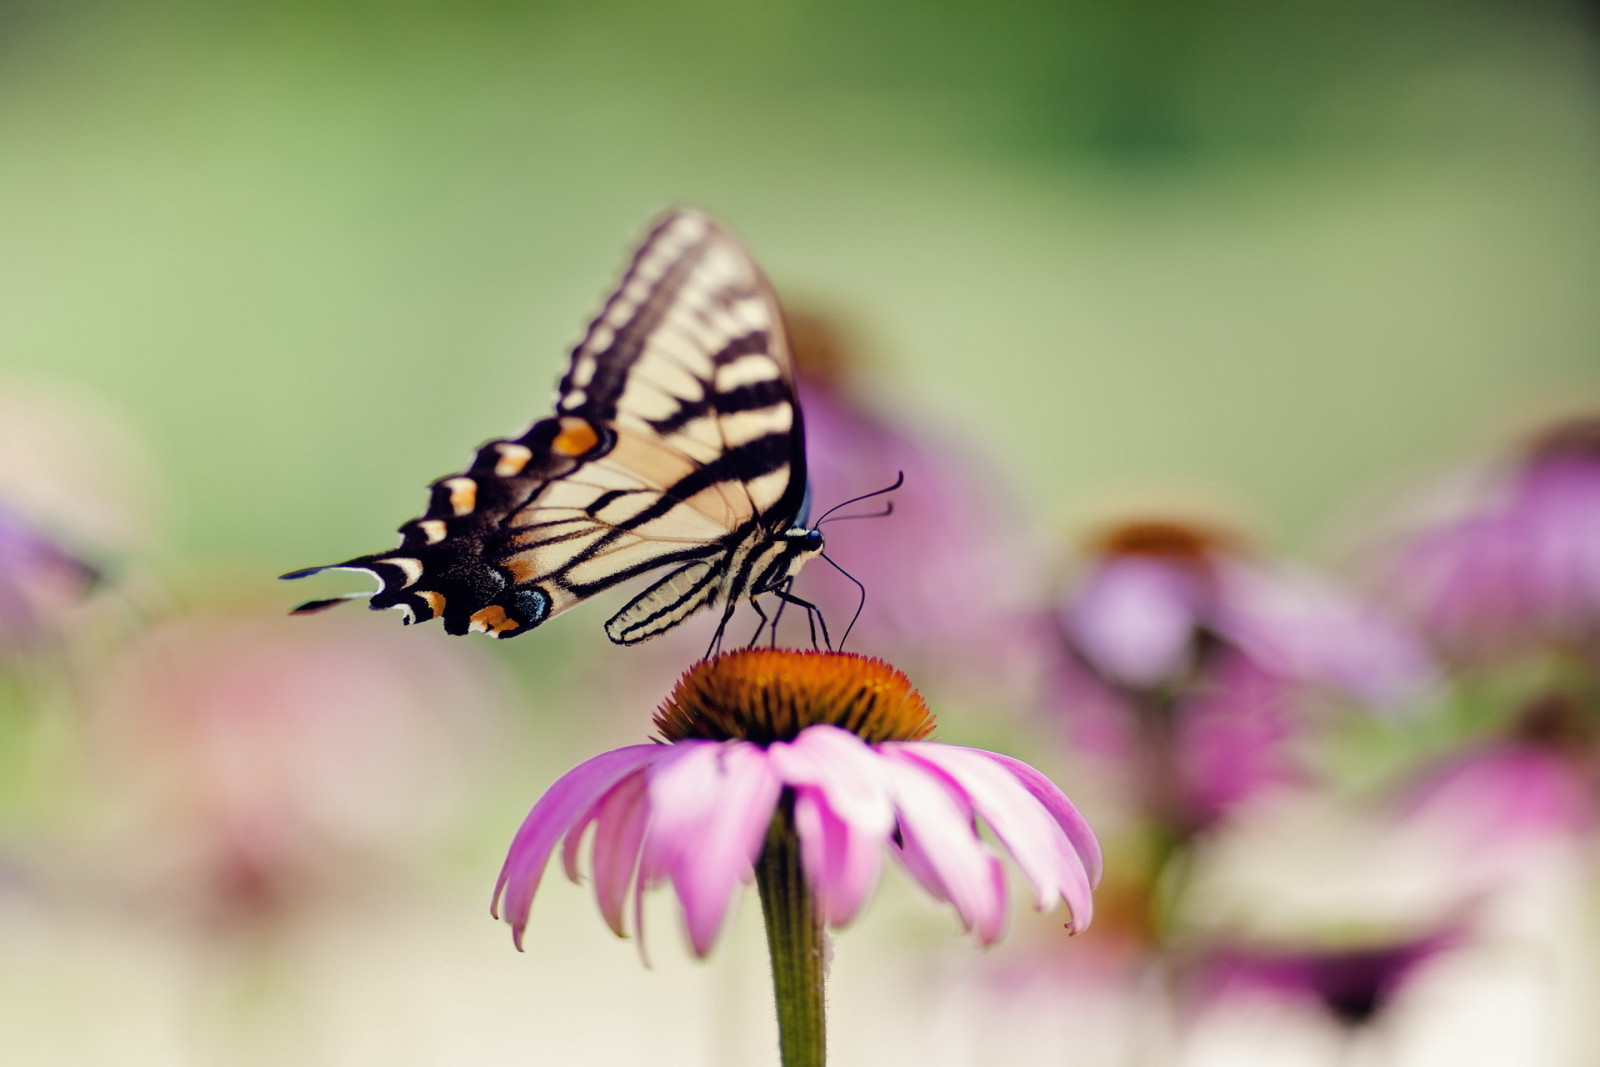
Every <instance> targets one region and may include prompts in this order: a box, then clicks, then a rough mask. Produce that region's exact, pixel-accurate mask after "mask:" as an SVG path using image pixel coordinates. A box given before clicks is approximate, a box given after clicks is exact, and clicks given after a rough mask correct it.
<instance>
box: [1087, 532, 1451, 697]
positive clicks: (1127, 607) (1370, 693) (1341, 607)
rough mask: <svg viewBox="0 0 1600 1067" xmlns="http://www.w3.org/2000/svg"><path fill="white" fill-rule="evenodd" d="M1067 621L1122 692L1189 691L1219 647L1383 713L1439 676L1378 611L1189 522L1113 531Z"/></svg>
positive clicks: (1095, 665) (1096, 666)
mask: <svg viewBox="0 0 1600 1067" xmlns="http://www.w3.org/2000/svg"><path fill="white" fill-rule="evenodd" d="M1059 622H1060V627H1061V632H1062V635H1063V637H1064V638H1065V640H1066V642H1067V645H1068V647H1069V648H1071V649H1072V650H1073V651H1074V652H1075V653H1076V654H1077V656H1078V658H1079V659H1080V660H1081V662H1082V663H1083V664H1084V665H1086V666H1087V667H1089V668H1090V669H1091V670H1092V671H1093V672H1094V673H1095V674H1097V675H1098V676H1099V677H1100V678H1102V679H1103V680H1104V681H1105V682H1107V683H1108V684H1110V685H1112V686H1114V687H1117V688H1120V689H1124V690H1133V691H1140V690H1146V691H1148V690H1156V689H1163V688H1169V687H1172V686H1176V685H1182V684H1185V683H1187V682H1188V681H1190V680H1192V678H1193V676H1194V675H1195V673H1196V672H1198V671H1203V670H1204V668H1205V662H1204V660H1205V658H1206V656H1207V654H1208V653H1209V652H1211V651H1214V650H1215V649H1216V647H1217V646H1218V645H1220V646H1222V647H1224V648H1226V649H1228V650H1231V651H1233V652H1236V653H1238V654H1241V655H1243V656H1245V657H1247V658H1249V659H1250V660H1251V661H1252V662H1253V663H1255V664H1256V665H1257V666H1258V667H1260V668H1261V669H1262V670H1264V671H1268V672H1270V673H1272V674H1275V675H1278V676H1280V677H1282V678H1284V679H1287V680H1292V681H1295V682H1300V683H1306V684H1311V685H1317V686H1324V687H1327V688H1331V689H1336V690H1340V691H1343V692H1345V693H1347V694H1349V695H1351V696H1353V697H1356V698H1357V699H1360V700H1362V701H1363V702H1366V703H1369V704H1374V705H1386V704H1396V703H1401V702H1404V701H1405V700H1406V699H1408V698H1410V697H1412V696H1414V695H1416V693H1417V691H1418V690H1419V688H1420V687H1421V686H1423V685H1424V684H1425V683H1426V682H1427V681H1428V680H1429V679H1430V677H1431V671H1430V668H1429V665H1428V661H1427V658H1426V656H1425V654H1424V653H1423V651H1422V649H1421V648H1420V647H1419V645H1418V643H1417V642H1416V641H1415V640H1414V639H1413V638H1412V637H1411V635H1410V634H1409V633H1407V632H1406V631H1405V630H1404V629H1403V628H1401V627H1400V626H1399V625H1398V624H1397V623H1396V622H1395V621H1393V620H1392V619H1389V618H1388V617H1386V616H1385V615H1383V614H1382V613H1381V612H1379V611H1378V610H1376V609H1374V608H1372V607H1370V606H1368V605H1365V604H1362V603H1360V602H1359V601H1357V600H1355V599H1354V598H1352V597H1350V596H1348V595H1346V594H1344V593H1343V592H1341V591H1340V590H1338V589H1337V588H1335V587H1334V586H1332V585H1330V584H1329V583H1327V582H1325V581H1323V580H1321V579H1319V578H1317V577H1315V576H1314V575H1312V574H1310V573H1309V572H1306V571H1304V570H1301V569H1299V568H1296V567H1293V566H1290V565H1288V564H1285V563H1280V562H1277V561H1274V560H1270V559H1266V558H1264V557H1259V556H1255V555H1252V554H1250V553H1247V552H1245V551H1243V550H1242V549H1240V548H1237V547H1235V546H1234V545H1233V544H1231V543H1230V542H1229V541H1228V540H1227V539H1225V538H1223V537H1221V536H1219V535H1217V534H1215V533H1212V532H1210V531H1206V530H1202V529H1200V528H1198V527H1191V526H1188V525H1186V524H1182V523H1173V522H1165V521H1152V522H1137V523H1129V524H1127V525H1124V526H1121V527H1118V528H1116V529H1114V530H1112V531H1111V532H1110V533H1109V534H1107V535H1106V536H1105V537H1104V538H1103V539H1102V540H1101V542H1100V544H1099V545H1098V546H1097V552H1096V555H1095V558H1094V559H1092V560H1091V562H1090V563H1089V565H1088V568H1087V570H1086V572H1085V573H1084V575H1083V576H1082V578H1081V580H1080V581H1079V583H1078V585H1077V587H1076V588H1075V589H1074V590H1073V591H1072V592H1071V593H1070V594H1069V596H1068V597H1067V599H1066V601H1065V602H1064V603H1063V604H1062V606H1061V608H1060V615H1059Z"/></svg>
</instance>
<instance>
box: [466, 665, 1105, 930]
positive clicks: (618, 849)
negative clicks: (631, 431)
mask: <svg viewBox="0 0 1600 1067" xmlns="http://www.w3.org/2000/svg"><path fill="white" fill-rule="evenodd" d="M750 709H754V710H750ZM773 709H782V710H779V711H774V710H773ZM819 720H821V721H819ZM656 721H657V725H658V727H660V728H661V730H662V733H663V735H664V736H666V737H667V738H669V743H666V744H647V745H633V746H629V747H627V748H621V749H615V750H613V751H611V752H606V753H604V754H602V755H599V756H596V757H594V758H592V759H590V760H587V761H586V762H584V763H582V764H580V765H578V766H577V767H575V768H574V769H572V770H571V771H568V772H567V773H566V774H565V775H563V776H562V777H561V778H560V779H559V780H558V781H557V782H556V783H555V784H554V785H553V786H551V787H550V789H549V790H548V791H547V792H546V793H545V795H544V796H543V797H542V798H540V800H539V802H538V803H537V804H535V805H534V807H533V810H532V811H530V812H529V813H528V816H527V818H526V819H525V820H524V822H523V824H522V827H521V829H520V830H519V831H518V832H517V835H516V838H515V840H514V841H513V842H512V845H511V849H510V852H509V854H508V855H507V857H506V862H505V866H504V868H503V869H502V871H501V873H500V879H499V882H498V884H497V885H496V887H495V906H494V911H495V914H496V915H499V914H500V913H501V904H502V898H503V903H504V915H505V917H506V920H507V921H508V922H509V923H510V924H511V927H512V931H513V937H514V939H515V940H516V943H517V945H518V947H519V948H520V947H521V945H522V937H523V932H524V930H525V929H526V927H527V923H528V915H529V911H530V909H531V907H532V904H533V897H534V894H535V892H536V891H537V890H538V887H539V882H540V879H541V878H542V876H543V872H544V868H545V864H546V862H547V861H548V859H549V857H550V855H551V853H552V852H554V851H555V849H556V846H557V845H558V843H560V842H561V841H562V839H563V838H564V839H565V845H564V846H563V848H562V861H563V864H564V866H565V868H566V872H567V875H568V877H569V878H571V879H572V880H573V881H578V880H579V869H578V854H579V851H580V848H581V846H582V842H583V839H584V835H585V832H586V831H587V830H588V829H589V827H590V826H591V825H592V826H593V827H594V835H593V842H592V845H591V869H592V871H593V876H594V888H595V896H596V899H597V901H598V903H599V906H600V912H601V914H602V915H603V916H604V918H605V921H606V923H607V925H609V926H610V927H611V929H612V930H613V931H614V932H616V934H617V935H618V936H625V933H624V931H625V922H624V912H625V910H626V908H627V906H628V902H629V898H630V896H631V898H632V906H633V911H634V925H635V927H636V928H637V927H638V924H639V921H640V909H641V901H642V897H643V894H644V891H645V890H646V889H648V888H650V887H652V886H656V885H660V884H663V883H666V882H670V883H671V884H672V886H673V889H674V890H675V891H676V893H677V896H678V899H679V901H680V903H681V904H682V906H683V911H684V917H685V920H686V924H687V928H688V934H689V941H690V944H691V945H692V947H693V949H694V952H695V954H696V955H699V956H704V955H706V954H707V953H708V952H709V951H710V949H711V946H712V943H713V941H714V940H715V938H716V935H717V933H718V931H719V930H720V928H721V926H722V922H723V919H724V917H725V915H726V913H727V910H728V907H729V904H730V903H731V902H732V899H733V896H734V893H735V891H736V890H737V888H738V886H739V884H740V883H741V882H746V881H749V880H750V878H751V877H752V870H753V866H754V864H755V862H756V860H757V859H758V858H759V856H760V855H761V852H762V849H763V846H764V844H765V843H766V842H767V840H768V833H769V829H770V827H771V826H772V824H773V821H774V817H775V816H776V815H778V814H779V813H780V811H787V810H792V819H793V826H794V832H795V833H796V835H797V836H798V839H799V843H800V855H801V860H802V864H803V867H804V869H805V873H806V879H807V882H808V883H809V885H810V888H811V890H812V893H813V894H814V896H815V899H816V902H817V907H818V912H819V913H820V915H821V917H822V919H823V921H824V922H826V923H827V924H828V925H830V926H836V927H837V926H842V925H844V924H846V923H848V922H850V920H851V919H853V918H854V917H855V916H856V914H857V913H858V912H859V911H860V909H861V907H862V905H863V904H864V903H865V901H866V899H867V897H868V896H869V894H870V893H871V891H872V888H873V886H874V885H875V884H876V882H877V878H878V874H879V871H880V867H881V865H882V857H881V852H882V850H883V849H886V848H887V849H888V850H889V851H890V853H891V854H892V855H894V856H895V857H896V858H897V859H898V860H899V861H900V863H901V865H902V866H903V867H904V868H905V869H906V870H907V871H908V872H910V874H911V875H912V877H913V878H915V879H916V881H917V882H918V883H919V884H920V885H921V886H922V887H923V889H925V890H926V891H927V892H928V893H929V894H930V895H931V896H932V897H934V899H936V900H940V901H948V902H949V903H950V904H951V905H952V906H953V907H954V908H955V910H956V913H957V914H958V915H959V916H960V919H961V922H962V925H963V926H964V927H965V928H966V929H967V930H971V931H974V932H976V934H977V936H978V939H979V940H980V941H982V942H983V943H984V944H990V943H992V942H994V941H995V940H997V939H998V938H999V937H1000V935H1001V933H1002V932H1003V930H1004V926H1005V920H1006V910H1007V902H1006V886H1005V877H1004V873H1003V868H1002V865H1001V862H1000V859H999V857H998V856H996V855H995V853H994V851H993V850H992V848H991V846H990V845H988V844H987V843H986V842H985V841H984V839H983V838H982V837H981V836H980V835H979V833H978V821H979V820H980V819H981V820H982V821H983V822H984V823H985V824H987V826H988V827H989V828H990V830H992V831H993V834H994V837H995V838H996V839H997V840H998V842H999V844H1000V845H1001V846H1002V847H1003V848H1004V849H1005V850H1006V851H1007V852H1009V853H1010V855H1011V856H1012V858H1013V859H1014V860H1015V861H1016V863H1017V865H1018V866H1019V867H1020V868H1021V870H1022V872H1023V874H1024V875H1025V876H1026V877H1027V878H1028V880H1029V881H1030V882H1031V883H1032V884H1033V887H1034V890H1035V897H1034V901H1035V905H1036V906H1037V907H1039V908H1040V909H1044V908H1047V907H1050V906H1051V905H1053V904H1054V903H1055V902H1056V901H1057V900H1061V901H1065V902H1066V904H1067V905H1068V907H1069V908H1070V909H1071V912H1072V924H1071V926H1072V927H1073V928H1074V929H1082V928H1084V927H1086V926H1087V925H1088V923H1089V918H1090V914H1091V900H1090V888H1091V887H1092V886H1093V885H1094V884H1095V883H1096V882H1097V881H1098V880H1099V877H1100V851H1099V845H1098V844H1097V843H1096V841H1095V837H1094V834H1093V832H1092V831H1091V830H1090V829H1089V827H1088V825H1087V824H1086V823H1085V822H1084V821H1083V819H1082V817H1081V816H1080V815H1079V814H1078V812H1077V810H1076V809H1075V808H1074V807H1073V805H1072V803H1071V802H1070V801H1069V800H1068V799H1067V798H1066V796H1065V795H1063V794H1062V793H1061V791H1060V790H1059V789H1057V788H1056V787H1055V786H1054V785H1053V784H1051V783H1050V782H1049V781H1048V780H1047V779H1046V778H1045V777H1044V776H1043V775H1041V774H1040V773H1039V772H1038V771H1036V770H1034V769H1033V768H1031V767H1029V766H1027V765H1026V764H1024V763H1021V762H1019V761H1017V760H1014V759H1011V758H1009V757H1007V756H1002V755H998V754H996V753H993V752H985V751H981V750H978V749H970V748H959V747H956V746H952V745H943V744H939V743H937V742H932V741H924V740H915V739H912V740H905V739H903V738H917V737H921V736H925V735H926V733H927V732H928V731H929V730H931V728H932V720H931V718H930V717H928V715H927V710H926V707H925V706H924V705H923V704H922V701H921V698H920V696H918V695H917V694H916V691H915V690H913V689H911V687H910V683H909V682H908V681H906V679H905V676H904V675H903V674H901V673H900V672H898V671H896V670H894V669H893V668H891V667H889V666H888V665H887V664H884V663H882V662H881V661H878V660H870V659H866V658H864V657H859V656H850V655H840V654H826V653H801V652H787V651H770V652H769V651H766V650H752V651H746V652H736V653H731V654H729V655H726V656H720V657H717V658H716V659H713V660H710V661H708V662H705V663H701V664H698V665H696V666H695V667H694V668H691V670H690V672H689V673H688V674H686V675H685V676H684V679H683V680H682V681H681V682H680V683H679V687H678V689H677V691H675V692H674V694H673V697H672V699H671V700H670V701H669V702H668V704H667V705H666V706H665V707H664V708H663V711H662V713H661V714H659V715H658V716H657V720H656ZM835 721H836V722H840V723H846V724H852V728H853V730H855V731H856V732H851V731H850V730H846V729H841V728H840V727H839V726H838V725H834V724H833V722H835ZM708 724H710V725H708ZM686 730H687V731H691V732H690V733H686V732H685V731H686ZM730 730H731V731H733V732H734V733H735V735H736V736H733V737H730V736H729V731H730ZM774 730H775V732H774ZM695 734H698V736H696V735H695ZM858 734H865V735H866V736H865V737H863V736H858ZM708 735H709V736H708ZM751 737H765V738H772V739H769V740H752V739H746V738H751ZM883 737H898V738H902V739H901V740H882V739H880V738H883ZM718 738H720V739H718Z"/></svg>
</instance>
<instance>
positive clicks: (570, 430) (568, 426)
mask: <svg viewBox="0 0 1600 1067" xmlns="http://www.w3.org/2000/svg"><path fill="white" fill-rule="evenodd" d="M599 443H600V435H599V434H598V433H596V432H595V429H594V427H593V426H590V425H589V423H588V422H587V421H586V420H584V419H579V418H574V417H570V416H569V417H567V418H564V419H562V420H561V432H560V433H559V434H557V435H556V439H555V440H554V441H551V442H550V448H551V450H552V451H554V452H557V453H559V454H560V455H563V456H581V455H583V454H584V453H586V452H588V451H589V450H590V449H592V448H593V447H594V446H595V445H597V444H599Z"/></svg>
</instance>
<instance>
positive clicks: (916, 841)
mask: <svg viewBox="0 0 1600 1067" xmlns="http://www.w3.org/2000/svg"><path fill="white" fill-rule="evenodd" d="M880 752H881V754H882V757H883V760H882V766H883V770H884V773H885V775H886V777H887V778H888V779H889V785H890V789H891V791H892V792H893V794H894V806H895V812H896V814H897V815H898V816H899V820H900V838H901V840H902V841H903V842H904V845H903V847H902V850H901V859H902V861H903V862H904V863H905V865H906V869H907V870H909V871H911V873H912V874H913V875H914V876H915V877H916V878H917V880H918V881H919V882H921V883H922V884H923V887H924V888H926V889H927V890H928V891H929V892H930V893H932V894H933V895H934V896H935V897H936V898H940V899H944V900H948V901H949V902H950V903H951V904H952V905H953V906H954V907H955V909H956V914H957V915H959V916H960V917H961V922H962V925H963V926H965V927H966V928H967V929H968V930H976V931H977V934H978V939H979V940H980V941H982V942H983V943H984V944H986V945H988V944H993V943H994V942H995V941H996V940H998V939H999V937H1000V933H1001V931H1002V930H1003V929H1004V928H1005V919H1006V895H1005V873H1004V870H1003V868H1002V867H1001V866H1000V861H999V860H998V859H996V858H995V857H994V856H993V855H992V854H991V853H990V852H989V850H988V849H987V848H985V847H984V845H983V842H982V841H980V840H979V839H978V836H977V833H976V832H975V830H974V829H973V825H972V807H971V805H970V803H969V802H968V799H967V797H966V796H965V795H964V794H961V793H959V792H958V791H957V790H956V789H955V788H954V787H953V786H952V785H950V784H948V780H947V779H945V778H944V777H943V776H942V775H940V774H938V773H937V772H934V771H930V770H929V769H928V768H927V766H926V765H924V764H921V763H918V762H916V761H914V760H908V759H906V758H905V757H904V756H903V755H900V754H898V753H896V752H894V751H893V750H892V749H889V748H887V746H885V747H884V748H883V749H880Z"/></svg>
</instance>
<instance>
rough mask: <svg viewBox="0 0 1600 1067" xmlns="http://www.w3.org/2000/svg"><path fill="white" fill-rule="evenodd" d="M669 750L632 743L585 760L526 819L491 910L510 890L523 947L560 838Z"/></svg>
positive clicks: (509, 913)
mask: <svg viewBox="0 0 1600 1067" xmlns="http://www.w3.org/2000/svg"><path fill="white" fill-rule="evenodd" d="M664 751H666V750H664V749H663V748H662V746H660V745H629V746H628V747H626V748H618V749H613V750H612V751H610V752H602V753H601V754H600V755H598V756H595V757H594V758H592V759H588V760H585V761H584V762H582V763H580V764H578V765H577V766H576V767H574V768H572V770H570V771H568V772H567V773H566V774H563V775H562V776H561V777H560V778H558V779H556V782H555V784H554V785H552V786H551V787H550V788H549V789H548V790H546V791H545V794H544V796H542V797H540V798H539V801H538V803H536V804H534V806H533V810H531V811H529V812H528V816H527V818H525V819H523V820H522V826H521V827H520V828H519V829H518V830H517V835H516V837H514V838H513V839H512V841H511V849H510V851H509V852H508V853H507V854H506V861H505V864H504V865H503V866H502V867H501V868H500V877H499V879H498V880H497V881H496V882H495V886H494V897H493V899H492V900H491V902H490V905H489V913H490V914H491V915H493V916H494V917H495V918H499V917H500V899H501V895H502V894H504V895H505V904H506V907H505V916H506V921H507V922H509V923H510V924H511V936H512V940H513V941H514V942H515V943H516V946H517V948H518V950H521V948H522V932H523V930H525V929H526V928H527V925H528V912H529V910H530V909H531V908H532V907H533V895H534V893H535V892H537V891H538V888H539V880H540V879H541V878H542V877H543V876H544V867H545V863H546V862H548V861H549V859H550V853H551V852H552V851H553V850H554V849H555V846H556V842H557V841H559V840H561V837H562V835H563V834H565V833H566V832H567V831H568V830H569V829H570V828H571V827H572V825H573V822H574V820H576V819H578V818H579V817H580V816H581V815H583V814H584V813H585V812H587V811H588V810H589V809H590V808H591V807H592V806H593V805H594V803H595V801H596V800H598V799H599V798H600V797H602V796H604V795H605V794H606V792H607V791H609V790H610V789H611V788H612V787H613V786H615V785H616V784H617V783H618V782H620V781H621V780H622V779H624V778H626V777H627V776H628V775H630V774H633V773H634V772H636V771H638V770H640V769H641V768H643V767H645V766H647V765H649V764H650V763H651V762H653V761H654V760H657V759H659V758H660V757H661V755H662V753H663V752H664Z"/></svg>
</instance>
